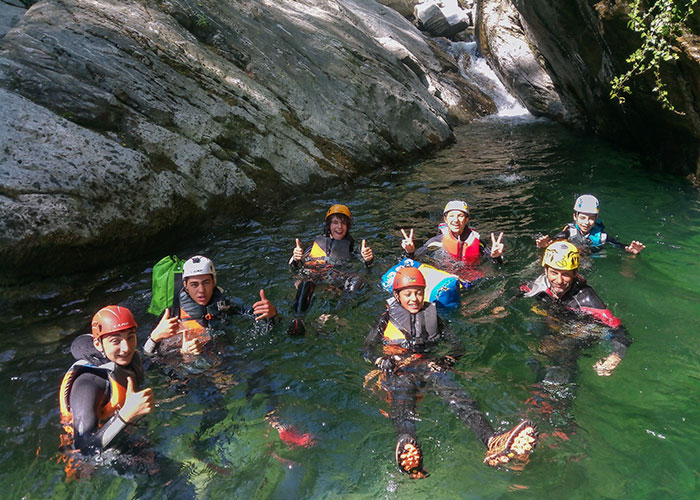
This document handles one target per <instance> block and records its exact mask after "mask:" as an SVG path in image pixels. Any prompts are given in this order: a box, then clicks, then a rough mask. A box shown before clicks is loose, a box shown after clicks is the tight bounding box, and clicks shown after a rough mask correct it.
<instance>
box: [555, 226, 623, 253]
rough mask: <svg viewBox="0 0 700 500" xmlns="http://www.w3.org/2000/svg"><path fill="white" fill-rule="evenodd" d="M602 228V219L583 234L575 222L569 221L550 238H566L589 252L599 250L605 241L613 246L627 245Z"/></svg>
mask: <svg viewBox="0 0 700 500" xmlns="http://www.w3.org/2000/svg"><path fill="white" fill-rule="evenodd" d="M604 229H605V226H604V225H603V223H602V221H596V223H595V224H594V226H593V228H591V230H590V231H589V232H588V233H586V234H583V233H582V232H581V230H580V229H579V227H578V225H577V224H576V223H575V222H569V223H567V224H566V226H564V228H563V229H562V230H561V231H559V232H558V233H557V234H555V235H554V236H553V237H552V238H551V240H552V241H562V240H566V241H568V242H570V243H573V244H574V245H576V247H577V248H578V249H579V250H586V249H587V250H588V251H590V252H599V251H601V250H602V249H603V246H604V245H605V244H606V243H607V244H610V245H611V246H613V247H615V248H626V247H627V246H628V245H626V244H624V243H622V242H621V241H618V240H616V239H615V238H612V237H611V236H610V235H608V234H607V233H606V232H605V231H604Z"/></svg>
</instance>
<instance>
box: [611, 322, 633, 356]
mask: <svg viewBox="0 0 700 500" xmlns="http://www.w3.org/2000/svg"><path fill="white" fill-rule="evenodd" d="M632 342H634V341H633V340H632V338H631V337H630V336H629V333H628V332H627V328H625V327H624V326H622V325H620V326H618V327H617V328H614V329H613V330H612V331H611V332H610V345H611V346H612V352H613V353H615V354H617V355H618V356H620V359H622V358H624V357H625V354H627V348H628V347H629V346H630V344H632Z"/></svg>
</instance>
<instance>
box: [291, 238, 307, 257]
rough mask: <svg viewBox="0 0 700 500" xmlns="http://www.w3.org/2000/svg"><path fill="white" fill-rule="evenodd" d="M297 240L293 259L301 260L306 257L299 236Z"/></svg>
mask: <svg viewBox="0 0 700 500" xmlns="http://www.w3.org/2000/svg"><path fill="white" fill-rule="evenodd" d="M296 240H297V245H296V246H295V247H294V252H292V259H294V260H296V261H297V262H299V261H301V259H302V258H303V257H304V249H303V248H301V242H300V241H299V238H297V239H296Z"/></svg>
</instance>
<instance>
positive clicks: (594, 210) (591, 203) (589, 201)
mask: <svg viewBox="0 0 700 500" xmlns="http://www.w3.org/2000/svg"><path fill="white" fill-rule="evenodd" d="M574 212H583V213H584V214H598V213H600V204H599V203H598V198H596V197H595V196H593V195H592V194H584V195H581V196H579V197H578V198H576V203H574Z"/></svg>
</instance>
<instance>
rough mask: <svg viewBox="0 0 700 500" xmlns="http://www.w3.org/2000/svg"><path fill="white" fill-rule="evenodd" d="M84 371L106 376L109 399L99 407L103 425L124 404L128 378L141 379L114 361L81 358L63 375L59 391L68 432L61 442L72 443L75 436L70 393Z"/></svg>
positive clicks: (63, 423)
mask: <svg viewBox="0 0 700 500" xmlns="http://www.w3.org/2000/svg"><path fill="white" fill-rule="evenodd" d="M136 355H138V353H137V354H136ZM137 362H138V361H137ZM83 373H94V374H96V375H98V376H99V377H101V378H104V379H105V383H106V384H107V387H108V391H109V401H108V402H107V403H106V404H104V405H103V406H102V407H100V409H99V415H98V418H99V426H102V424H104V423H105V422H106V421H107V420H109V419H110V418H111V417H112V416H113V415H114V413H115V412H116V411H117V410H119V409H120V408H121V407H122V406H123V405H124V401H125V400H126V387H127V380H128V378H129V377H130V376H131V377H133V378H134V380H137V381H139V380H140V378H139V377H138V376H137V374H136V373H135V372H133V371H132V370H129V369H127V368H123V367H121V366H119V365H117V364H116V363H114V362H113V361H110V362H108V363H104V364H102V365H93V364H91V363H90V362H89V361H86V360H84V359H80V360H78V361H76V362H75V363H73V366H71V367H70V369H69V370H68V371H67V372H66V374H65V375H64V376H63V380H62V381H61V387H60V389H59V393H58V397H59V410H60V415H61V425H63V430H64V431H65V433H66V434H65V436H62V437H61V442H62V444H65V445H70V444H71V443H72V438H73V414H72V413H71V409H70V393H71V390H72V388H73V382H75V380H76V379H77V378H78V377H79V376H80V375H81V374H83ZM137 383H138V382H137Z"/></svg>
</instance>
